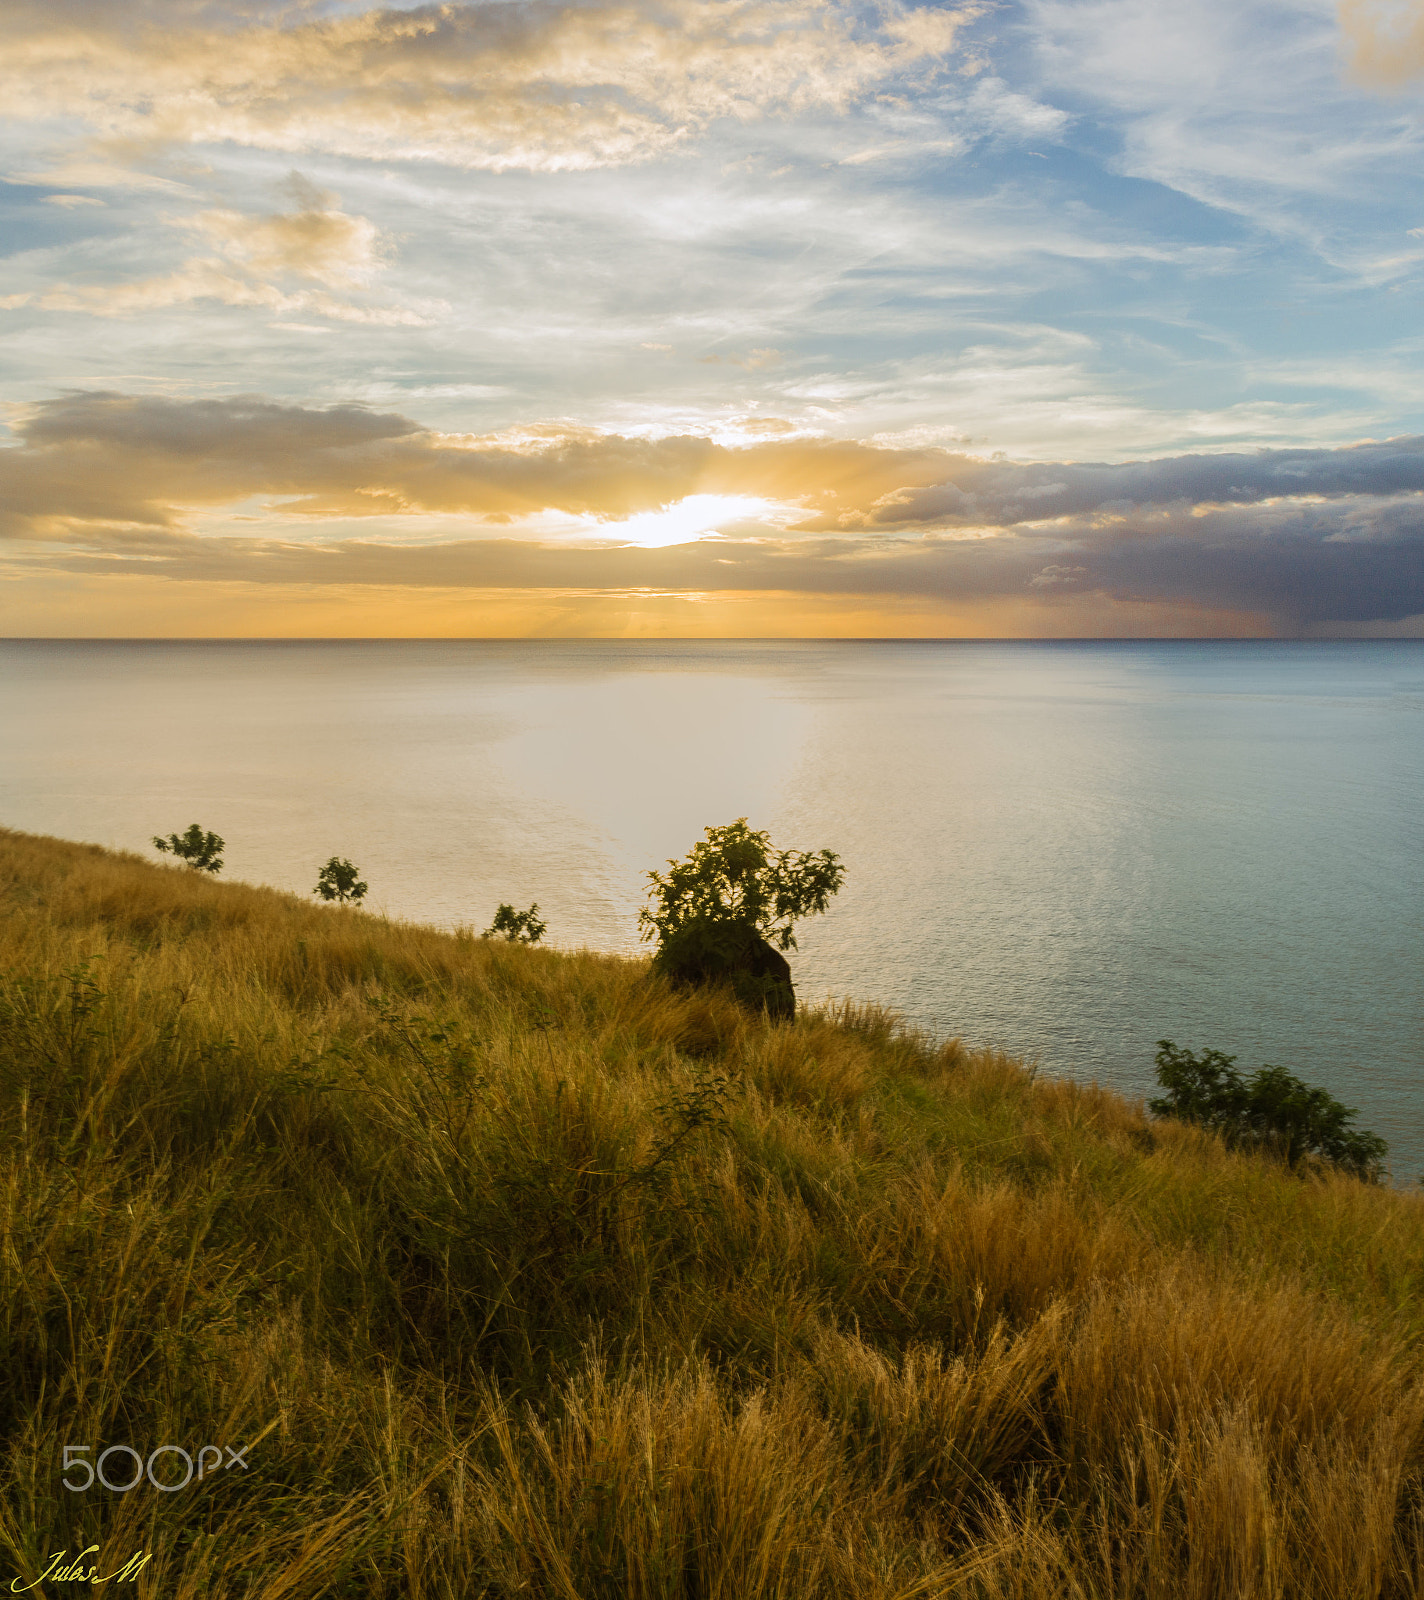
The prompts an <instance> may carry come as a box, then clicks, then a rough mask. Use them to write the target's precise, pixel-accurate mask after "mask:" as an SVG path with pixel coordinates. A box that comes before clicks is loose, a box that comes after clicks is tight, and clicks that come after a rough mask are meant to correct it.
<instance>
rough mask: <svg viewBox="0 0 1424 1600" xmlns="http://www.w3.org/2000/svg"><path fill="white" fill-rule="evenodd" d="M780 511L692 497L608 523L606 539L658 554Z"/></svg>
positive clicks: (730, 498)
mask: <svg viewBox="0 0 1424 1600" xmlns="http://www.w3.org/2000/svg"><path fill="white" fill-rule="evenodd" d="M778 509H779V508H778V507H776V506H775V505H773V503H772V502H771V501H770V500H761V499H758V498H757V497H756V496H755V495H745V494H690V495H687V496H685V497H684V498H683V499H681V500H679V501H677V503H676V504H675V505H670V506H667V507H665V508H664V509H663V510H661V511H643V512H640V513H639V514H638V515H637V516H636V517H629V518H628V519H627V520H626V521H624V522H605V523H604V524H603V526H602V527H601V528H600V529H599V533H600V535H601V536H602V537H604V538H613V539H619V540H621V541H623V542H625V543H627V544H636V545H642V546H643V548H644V549H646V550H655V549H657V548H658V547H659V546H661V545H668V544H691V543H692V542H693V541H694V540H696V539H704V538H706V537H707V535H708V534H710V533H716V532H718V530H719V527H720V526H721V525H722V524H724V523H732V522H745V521H746V520H747V519H748V518H756V519H757V520H758V521H764V520H767V519H768V518H770V517H771V516H772V515H774V514H775V512H776V511H777V510H778Z"/></svg>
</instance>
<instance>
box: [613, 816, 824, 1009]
mask: <svg viewBox="0 0 1424 1600" xmlns="http://www.w3.org/2000/svg"><path fill="white" fill-rule="evenodd" d="M705 832H706V835H707V837H706V838H705V840H701V841H699V842H698V843H697V844H695V845H694V846H693V847H692V849H691V851H690V852H689V853H688V855H687V857H686V859H685V860H683V861H669V862H668V867H669V868H670V870H669V871H668V872H667V873H666V874H663V873H660V872H650V873H649V874H648V877H649V878H650V879H651V880H652V887H651V888H650V889H649V891H648V897H649V899H650V900H651V901H652V902H653V904H652V906H651V907H644V909H643V910H642V911H641V912H640V913H639V914H638V925H639V928H640V929H641V933H642V937H643V938H644V939H656V940H657V942H658V948H657V951H656V953H655V954H654V957H653V965H654V967H655V968H656V969H657V970H658V971H661V972H664V973H666V974H667V975H668V976H669V977H672V978H675V979H678V980H681V981H683V982H691V983H706V982H709V981H717V980H725V981H728V982H730V983H731V984H732V987H733V989H734V990H735V991H736V993H737V996H738V998H739V999H741V1000H743V1001H744V1002H746V1003H748V1004H750V1005H752V1006H753V1007H754V1008H756V1009H761V1008H762V1007H765V1008H766V1009H767V1010H768V1011H770V1012H772V1013H773V1014H774V1015H786V1016H789V1015H791V1014H792V1012H793V1011H794V1009H795V998H794V995H793V992H792V989H791V969H790V968H789V967H788V966H787V964H786V962H785V960H784V959H783V958H782V957H781V956H779V955H778V954H777V952H778V951H783V950H794V949H795V948H796V937H795V935H794V934H793V932H792V925H793V923H794V922H795V921H796V920H797V918H799V917H807V916H812V915H814V914H817V913H819V912H822V911H824V910H825V909H826V906H827V905H828V904H829V902H830V898H831V896H832V895H833V894H835V893H836V891H837V890H838V889H839V888H840V886H841V881H842V879H843V878H844V877H845V868H844V867H843V866H842V865H841V861H840V857H839V856H837V855H836V854H835V853H834V852H833V851H830V850H818V851H806V850H777V851H773V850H772V848H771V838H770V836H769V835H768V834H766V833H763V832H759V831H757V830H756V829H753V828H749V827H748V826H747V819H746V818H745V817H739V818H738V819H737V820H736V821H735V822H731V823H728V824H727V825H726V826H725V827H722V828H708V829H706V830H705Z"/></svg>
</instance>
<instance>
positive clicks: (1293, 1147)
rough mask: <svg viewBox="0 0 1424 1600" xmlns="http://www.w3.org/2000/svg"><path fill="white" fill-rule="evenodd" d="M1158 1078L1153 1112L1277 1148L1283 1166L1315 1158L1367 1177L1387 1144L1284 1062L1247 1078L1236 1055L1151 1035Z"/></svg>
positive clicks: (1374, 1175) (1237, 1142) (1234, 1140)
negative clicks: (1355, 1124)
mask: <svg viewBox="0 0 1424 1600" xmlns="http://www.w3.org/2000/svg"><path fill="white" fill-rule="evenodd" d="M1156 1059H1157V1081H1158V1083H1160V1084H1161V1085H1162V1087H1163V1088H1164V1089H1166V1090H1167V1091H1168V1092H1167V1094H1166V1095H1165V1096H1164V1097H1162V1098H1161V1099H1158V1100H1149V1101H1148V1102H1147V1104H1148V1107H1149V1109H1150V1110H1151V1111H1153V1112H1155V1113H1156V1115H1157V1116H1159V1117H1178V1118H1180V1119H1181V1120H1182V1121H1184V1122H1195V1123H1199V1124H1200V1125H1201V1126H1203V1127H1207V1128H1213V1129H1215V1130H1216V1131H1217V1132H1218V1133H1220V1134H1221V1135H1222V1137H1223V1138H1224V1139H1225V1140H1226V1142H1227V1143H1228V1144H1229V1145H1233V1146H1245V1147H1252V1146H1254V1147H1257V1148H1264V1149H1269V1150H1274V1151H1276V1152H1277V1153H1278V1154H1279V1155H1280V1156H1281V1157H1282V1159H1283V1160H1285V1161H1286V1162H1287V1163H1288V1164H1289V1165H1291V1166H1296V1165H1298V1164H1299V1163H1300V1162H1301V1161H1302V1160H1303V1159H1304V1158H1305V1157H1306V1156H1311V1155H1314V1156H1319V1157H1321V1158H1322V1159H1324V1160H1326V1161H1329V1162H1332V1163H1333V1164H1334V1165H1335V1166H1337V1167H1340V1168H1342V1169H1343V1170H1344V1171H1346V1172H1351V1173H1353V1174H1354V1175H1355V1176H1356V1177H1357V1178H1363V1179H1365V1180H1366V1181H1367V1182H1375V1181H1377V1180H1378V1179H1379V1176H1380V1172H1381V1169H1382V1167H1383V1165H1384V1158H1385V1156H1386V1155H1387V1154H1388V1152H1389V1146H1388V1144H1386V1142H1385V1141H1384V1140H1383V1139H1381V1138H1380V1136H1379V1135H1378V1134H1377V1133H1366V1132H1364V1131H1363V1130H1357V1129H1352V1128H1351V1127H1350V1126H1349V1124H1350V1123H1351V1122H1352V1121H1353V1120H1354V1118H1355V1116H1356V1111H1355V1109H1354V1108H1353V1107H1351V1106H1346V1105H1342V1104H1341V1103H1340V1102H1339V1101H1338V1100H1337V1099H1336V1098H1335V1096H1334V1095H1332V1094H1330V1093H1329V1092H1328V1091H1327V1090H1325V1089H1315V1088H1312V1087H1311V1086H1310V1085H1309V1084H1307V1083H1302V1082H1301V1080H1300V1079H1299V1078H1297V1077H1296V1076H1295V1074H1294V1073H1292V1072H1287V1071H1286V1069H1285V1068H1284V1067H1272V1066H1264V1067H1262V1068H1261V1070H1260V1071H1259V1072H1256V1073H1254V1074H1253V1075H1252V1076H1251V1077H1250V1078H1243V1077H1242V1076H1241V1074H1240V1073H1239V1072H1237V1070H1236V1065H1235V1063H1236V1057H1235V1056H1225V1055H1222V1053H1221V1052H1220V1051H1219V1050H1206V1051H1203V1053H1202V1054H1201V1055H1200V1056H1198V1055H1195V1054H1193V1052H1192V1051H1190V1050H1179V1049H1178V1048H1177V1047H1176V1045H1174V1044H1173V1043H1172V1041H1171V1040H1170V1039H1159V1040H1158V1041H1157V1058H1156Z"/></svg>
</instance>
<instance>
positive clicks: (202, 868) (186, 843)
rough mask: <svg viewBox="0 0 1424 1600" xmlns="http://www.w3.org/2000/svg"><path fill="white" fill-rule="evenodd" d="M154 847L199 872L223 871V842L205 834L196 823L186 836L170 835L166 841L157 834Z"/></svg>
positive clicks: (212, 835)
mask: <svg viewBox="0 0 1424 1600" xmlns="http://www.w3.org/2000/svg"><path fill="white" fill-rule="evenodd" d="M153 847H154V849H155V850H161V851H163V853H164V854H165V855H168V854H170V853H171V854H172V855H175V856H177V857H178V859H179V860H180V861H186V862H187V863H188V865H189V866H190V867H192V868H193V869H194V870H195V871H197V872H221V871H222V853H223V842H222V840H221V839H219V838H218V836H217V834H215V833H204V832H203V830H202V829H201V828H200V827H199V826H198V824H197V823H196V822H192V823H189V825H188V831H187V833H184V834H177V833H170V834H169V835H168V837H167V838H166V839H162V838H160V837H159V836H158V835H157V834H155V835H154V838H153Z"/></svg>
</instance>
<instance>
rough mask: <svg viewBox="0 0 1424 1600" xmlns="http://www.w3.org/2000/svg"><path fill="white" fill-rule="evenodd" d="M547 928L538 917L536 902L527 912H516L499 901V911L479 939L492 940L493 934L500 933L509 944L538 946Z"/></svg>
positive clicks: (545, 923)
mask: <svg viewBox="0 0 1424 1600" xmlns="http://www.w3.org/2000/svg"><path fill="white" fill-rule="evenodd" d="M548 926H549V924H548V923H547V922H544V921H543V920H541V918H540V916H539V902H538V901H537V900H536V901H535V902H534V904H533V905H532V906H530V907H529V909H528V910H527V911H516V910H515V909H514V907H513V906H512V905H509V904H508V903H507V902H505V901H501V902H500V907H499V910H498V911H496V912H495V914H494V921H493V922H492V923H490V925H489V927H487V928H486V929H485V931H484V933H483V934H481V935H480V937H481V938H483V939H492V938H493V937H494V936H495V934H497V933H502V934H503V935H504V937H505V938H506V939H508V940H509V941H510V943H511V944H538V943H539V941H540V940H541V939H542V938H543V937H544V934H545V932H546V931H547V929H548Z"/></svg>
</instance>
